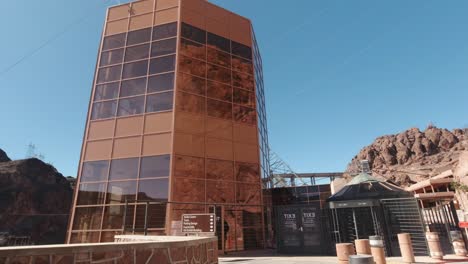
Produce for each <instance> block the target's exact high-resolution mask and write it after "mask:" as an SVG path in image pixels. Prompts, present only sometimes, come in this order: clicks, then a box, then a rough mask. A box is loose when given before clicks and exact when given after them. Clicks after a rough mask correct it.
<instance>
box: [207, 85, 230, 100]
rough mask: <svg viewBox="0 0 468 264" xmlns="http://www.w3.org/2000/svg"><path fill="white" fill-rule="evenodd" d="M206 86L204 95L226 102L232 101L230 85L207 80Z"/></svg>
mask: <svg viewBox="0 0 468 264" xmlns="http://www.w3.org/2000/svg"><path fill="white" fill-rule="evenodd" d="M207 88H208V89H207V92H206V96H208V97H211V98H215V99H219V100H223V101H227V102H231V101H232V88H231V86H230V85H226V84H222V83H219V82H213V81H208V86H207Z"/></svg>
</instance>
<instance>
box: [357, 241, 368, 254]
mask: <svg viewBox="0 0 468 264" xmlns="http://www.w3.org/2000/svg"><path fill="white" fill-rule="evenodd" d="M354 246H355V247H356V254H358V255H370V254H371V250H370V244H369V239H356V240H354Z"/></svg>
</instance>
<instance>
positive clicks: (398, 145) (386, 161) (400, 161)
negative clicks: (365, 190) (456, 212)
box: [346, 126, 468, 187]
mask: <svg viewBox="0 0 468 264" xmlns="http://www.w3.org/2000/svg"><path fill="white" fill-rule="evenodd" d="M465 150H468V136H467V134H466V132H465V131H463V130H461V129H455V130H453V131H449V130H447V129H441V128H437V127H434V126H429V127H428V128H427V129H426V130H425V131H420V130H419V129H418V128H411V129H409V130H406V131H404V132H402V133H399V134H395V135H386V136H382V137H379V138H377V139H376V140H375V141H374V142H373V143H372V144H371V145H369V146H367V147H364V148H363V149H362V150H361V151H360V152H359V154H357V155H356V156H355V157H354V158H353V159H352V161H351V163H350V164H349V165H348V168H347V170H346V172H347V173H348V174H353V173H355V172H357V171H358V170H359V161H360V160H368V161H369V164H370V167H371V169H372V172H373V175H375V176H381V177H383V178H386V179H389V180H392V181H393V182H395V183H397V184H398V185H400V186H402V187H406V186H408V185H411V184H413V183H416V182H418V181H420V180H422V179H427V178H428V177H430V176H434V175H437V174H439V173H441V172H443V171H446V170H448V169H451V168H454V167H455V166H456V165H457V164H456V163H457V162H458V159H459V156H460V154H461V152H463V151H465Z"/></svg>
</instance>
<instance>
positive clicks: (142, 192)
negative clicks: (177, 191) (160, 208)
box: [138, 178, 169, 202]
mask: <svg viewBox="0 0 468 264" xmlns="http://www.w3.org/2000/svg"><path fill="white" fill-rule="evenodd" d="M168 191H169V179H168V178H163V179H155V180H141V181H140V182H139V187H138V200H139V201H155V202H165V201H167V198H168Z"/></svg>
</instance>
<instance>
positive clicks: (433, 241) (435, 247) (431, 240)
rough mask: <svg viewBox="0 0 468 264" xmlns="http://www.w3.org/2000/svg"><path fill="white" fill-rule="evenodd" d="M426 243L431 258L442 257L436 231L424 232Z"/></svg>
mask: <svg viewBox="0 0 468 264" xmlns="http://www.w3.org/2000/svg"><path fill="white" fill-rule="evenodd" d="M426 240H427V245H428V246H429V254H430V255H431V258H433V259H442V258H443V257H444V253H443V252H442V247H441V246H440V239H439V234H437V232H426Z"/></svg>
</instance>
